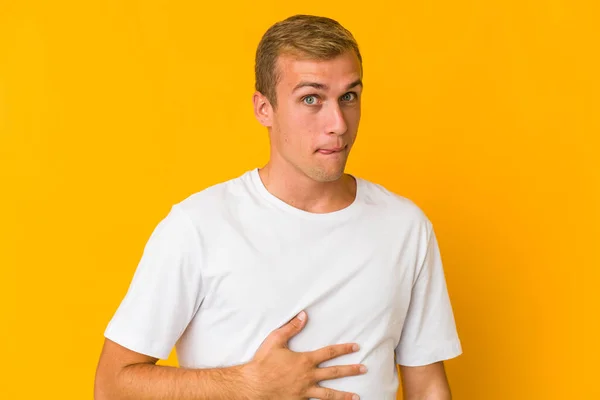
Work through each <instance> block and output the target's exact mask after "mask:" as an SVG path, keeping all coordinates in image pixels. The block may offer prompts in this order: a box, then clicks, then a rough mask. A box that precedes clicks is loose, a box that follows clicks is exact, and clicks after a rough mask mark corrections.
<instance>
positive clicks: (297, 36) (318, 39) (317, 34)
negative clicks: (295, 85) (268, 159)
mask: <svg viewBox="0 0 600 400" xmlns="http://www.w3.org/2000/svg"><path fill="white" fill-rule="evenodd" d="M347 51H354V52H355V53H356V55H357V57H358V60H359V62H360V68H361V78H362V57H361V55H360V51H359V49H358V44H357V42H356V40H355V39H354V36H352V33H350V31H349V30H347V29H346V28H344V27H343V26H342V25H341V24H340V23H339V22H337V21H335V20H333V19H331V18H327V17H319V16H313V15H302V14H300V15H294V16H291V17H289V18H287V19H285V20H283V21H280V22H277V23H276V24H274V25H273V26H271V27H270V28H269V29H268V30H267V31H266V32H265V34H264V35H263V37H262V39H261V41H260V43H259V44H258V48H257V50H256V60H255V69H254V72H255V79H256V83H255V89H256V90H257V91H259V92H260V93H262V94H263V95H264V96H265V97H266V98H267V99H268V100H269V102H270V103H271V105H272V106H273V107H274V108H276V107H277V95H276V90H275V89H276V86H277V83H278V82H279V78H280V73H279V72H280V71H278V68H277V60H278V58H279V57H280V56H281V55H292V56H297V57H299V58H306V59H313V60H330V59H332V58H335V57H337V56H339V55H341V54H343V53H345V52H347Z"/></svg>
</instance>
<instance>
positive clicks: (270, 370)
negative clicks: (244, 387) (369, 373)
mask: <svg viewBox="0 0 600 400" xmlns="http://www.w3.org/2000/svg"><path fill="white" fill-rule="evenodd" d="M306 317H307V316H306V312H304V311H302V312H300V313H299V314H298V315H297V316H296V317H294V318H293V319H292V320H291V321H290V322H288V323H287V324H285V325H284V326H282V327H281V328H279V329H276V330H275V331H273V332H271V334H269V336H267V338H266V339H265V340H264V342H263V343H262V344H261V346H260V347H259V348H258V350H257V351H256V354H255V355H254V358H253V359H252V361H250V362H249V363H248V364H246V365H245V366H244V367H243V371H244V374H245V376H246V378H247V379H248V384H249V385H250V386H251V387H252V391H253V392H254V394H255V395H256V396H257V397H258V398H260V399H277V400H300V399H307V398H315V399H327V400H358V399H359V397H358V395H356V394H354V393H347V392H340V391H337V390H333V389H329V388H324V387H320V386H319V385H318V382H321V381H324V380H329V379H336V378H341V377H346V376H355V375H361V374H364V373H366V367H365V366H364V365H360V364H358V365H340V366H331V367H324V368H319V367H318V366H319V364H321V363H322V362H324V361H327V360H331V359H333V358H335V357H339V356H341V355H344V354H349V353H353V352H355V351H358V345H357V344H354V343H349V344H337V345H332V346H327V347H323V348H321V349H318V350H315V351H310V352H305V353H297V352H294V351H292V350H290V349H289V348H288V346H287V344H288V341H289V340H290V339H291V338H292V337H294V336H295V335H297V334H298V333H299V332H300V331H301V330H302V329H303V328H304V326H305V325H306Z"/></svg>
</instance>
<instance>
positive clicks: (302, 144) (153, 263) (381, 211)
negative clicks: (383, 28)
mask: <svg viewBox="0 0 600 400" xmlns="http://www.w3.org/2000/svg"><path fill="white" fill-rule="evenodd" d="M361 79H362V60H361V56H360V52H359V49H358V46H357V44H356V42H355V40H354V38H353V37H352V35H351V34H350V32H348V31H347V30H346V29H345V28H343V27H342V26H341V25H339V24H338V23H337V22H335V21H333V20H331V19H328V18H322V17H314V16H302V15H299V16H294V17H291V18H288V19H287V20H285V21H282V22H279V23H277V24H275V25H274V26H272V27H271V28H270V29H269V30H268V31H267V32H266V33H265V35H264V36H263V38H262V40H261V42H260V44H259V47H258V50H257V55H256V92H255V94H254V111H255V115H256V118H257V119H258V121H259V122H260V123H261V124H262V125H264V126H265V127H267V129H268V131H269V135H270V146H271V157H270V160H269V162H268V163H267V164H266V166H264V168H260V169H259V168H257V169H253V170H250V171H247V172H246V173H244V174H243V175H241V176H239V177H238V178H236V179H233V180H230V181H227V182H224V183H220V184H218V185H215V186H212V187H210V188H208V189H205V190H203V191H201V192H199V193H196V194H194V195H192V196H190V197H189V198H187V199H185V200H183V201H182V202H180V203H178V204H176V205H174V206H173V207H172V209H171V211H170V213H169V214H168V215H167V216H166V217H165V218H164V219H163V220H162V221H161V222H160V223H159V224H158V226H157V227H156V229H155V231H154V232H153V234H152V235H151V237H150V239H149V241H148V243H147V245H146V248H145V250H144V254H143V256H142V259H141V261H140V263H139V265H138V268H137V270H136V272H135V275H134V277H133V280H132V282H131V285H130V287H129V290H128V292H127V294H126V296H125V298H124V299H123V301H122V303H121V305H120V307H119V308H118V310H117V312H116V313H115V315H114V317H113V319H112V320H111V321H110V323H109V325H108V327H107V329H106V332H105V336H106V341H105V345H104V348H103V350H102V355H101V357H100V362H99V365H98V370H97V374H96V386H95V396H96V399H97V400H107V399H111V400H112V399H136V400H146V399H148V400H149V399H157V400H158V399H181V400H184V399H210V400H217V399H277V400H280V399H284V400H296V399H306V398H316V399H340V400H341V399H347V400H350V399H358V398H360V399H366V400H392V399H395V398H396V392H397V388H398V377H397V373H396V372H397V371H396V363H397V364H399V365H400V366H401V375H402V380H403V388H404V393H405V397H404V398H405V399H406V400H416V399H429V400H434V399H435V400H442V399H449V398H450V390H449V387H448V382H447V379H446V375H445V372H444V367H443V360H445V359H449V358H452V357H456V356H458V355H459V354H460V353H461V346H460V341H459V339H458V336H457V333H456V329H455V323H454V317H453V313H452V308H451V305H450V301H449V298H448V293H447V289H446V283H445V278H444V272H443V268H442V263H441V259H440V254H439V251H438V245H437V242H436V237H435V234H434V231H433V229H432V225H431V223H430V221H429V220H428V219H427V217H426V216H425V215H424V214H423V212H422V211H421V210H420V209H419V208H418V207H417V206H416V205H414V204H413V203H412V202H411V201H409V200H407V199H405V198H403V197H400V196H398V195H395V194H393V193H391V192H389V191H388V190H386V189H385V188H383V187H382V186H379V185H377V184H374V183H371V182H368V181H366V180H363V179H360V178H357V177H353V176H351V175H348V174H345V173H344V170H345V165H346V160H347V159H348V155H349V153H350V150H351V148H352V145H353V143H354V141H355V139H356V134H357V131H358V125H359V120H360V110H361V109H360V107H361V92H362V86H363V85H362V81H361ZM173 346H176V349H177V355H178V359H179V362H180V365H181V368H171V367H165V366H157V365H156V362H157V360H158V359H161V358H163V359H164V358H166V357H168V355H169V353H170V351H171V349H172V348H173Z"/></svg>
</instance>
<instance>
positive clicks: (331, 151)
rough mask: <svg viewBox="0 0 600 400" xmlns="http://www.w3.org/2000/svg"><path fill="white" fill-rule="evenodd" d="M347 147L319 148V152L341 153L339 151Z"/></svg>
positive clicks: (327, 153)
mask: <svg viewBox="0 0 600 400" xmlns="http://www.w3.org/2000/svg"><path fill="white" fill-rule="evenodd" d="M345 149H346V146H344V147H331V148H329V149H319V150H317V153H321V154H325V155H329V154H334V153H339V152H341V151H343V150H345Z"/></svg>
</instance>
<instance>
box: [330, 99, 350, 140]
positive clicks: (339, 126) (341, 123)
mask: <svg viewBox="0 0 600 400" xmlns="http://www.w3.org/2000/svg"><path fill="white" fill-rule="evenodd" d="M347 130H348V125H347V124H346V119H345V117H344V113H343V112H342V109H341V108H340V105H339V104H337V103H332V104H331V107H330V108H329V110H327V133H333V134H335V135H343V134H344V133H346V131H347Z"/></svg>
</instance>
